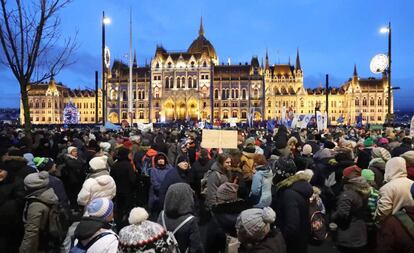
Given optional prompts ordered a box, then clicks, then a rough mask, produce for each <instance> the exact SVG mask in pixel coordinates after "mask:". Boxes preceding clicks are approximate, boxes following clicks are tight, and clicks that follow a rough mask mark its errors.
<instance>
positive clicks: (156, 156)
mask: <svg viewBox="0 0 414 253" xmlns="http://www.w3.org/2000/svg"><path fill="white" fill-rule="evenodd" d="M161 156H163V157H164V160H165V165H166V166H167V165H169V164H170V161H168V156H167V155H166V154H164V153H163V152H157V154H156V155H155V158H154V162H155V164H157V161H158V159H159V157H161Z"/></svg>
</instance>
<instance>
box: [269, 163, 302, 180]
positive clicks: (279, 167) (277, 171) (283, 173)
mask: <svg viewBox="0 0 414 253" xmlns="http://www.w3.org/2000/svg"><path fill="white" fill-rule="evenodd" d="M272 170H274V171H273V175H274V177H273V184H277V183H279V182H280V181H282V180H284V179H286V178H288V177H290V176H293V175H295V173H296V171H297V167H296V164H295V162H294V161H293V160H292V159H289V158H286V157H280V158H279V159H278V160H277V162H276V164H275V167H274V168H273V169H272Z"/></svg>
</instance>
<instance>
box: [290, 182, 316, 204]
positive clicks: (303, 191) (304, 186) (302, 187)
mask: <svg viewBox="0 0 414 253" xmlns="http://www.w3.org/2000/svg"><path fill="white" fill-rule="evenodd" d="M290 189H292V190H293V191H295V192H297V193H299V194H300V195H302V197H303V198H305V199H306V200H309V199H310V197H312V194H313V188H312V185H311V184H310V183H308V182H307V181H305V180H299V181H297V182H295V183H293V184H292V186H291V187H290Z"/></svg>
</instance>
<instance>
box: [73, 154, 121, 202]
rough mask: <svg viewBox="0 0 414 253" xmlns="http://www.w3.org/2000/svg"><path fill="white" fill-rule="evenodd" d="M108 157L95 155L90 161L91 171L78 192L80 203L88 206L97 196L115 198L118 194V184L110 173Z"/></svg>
mask: <svg viewBox="0 0 414 253" xmlns="http://www.w3.org/2000/svg"><path fill="white" fill-rule="evenodd" d="M107 160H108V158H107V157H106V156H98V157H94V158H92V159H91V160H90V161H89V166H90V172H91V173H89V174H88V176H87V179H86V180H85V182H84V183H83V185H82V189H81V190H80V192H79V194H78V204H79V205H80V206H86V205H88V203H89V202H91V201H92V200H94V199H95V198H108V199H113V198H114V197H115V195H116V184H115V181H114V179H113V178H112V177H111V176H110V175H109V171H108V165H107Z"/></svg>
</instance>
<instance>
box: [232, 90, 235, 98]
mask: <svg viewBox="0 0 414 253" xmlns="http://www.w3.org/2000/svg"><path fill="white" fill-rule="evenodd" d="M231 98H235V97H234V89H231Z"/></svg>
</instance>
